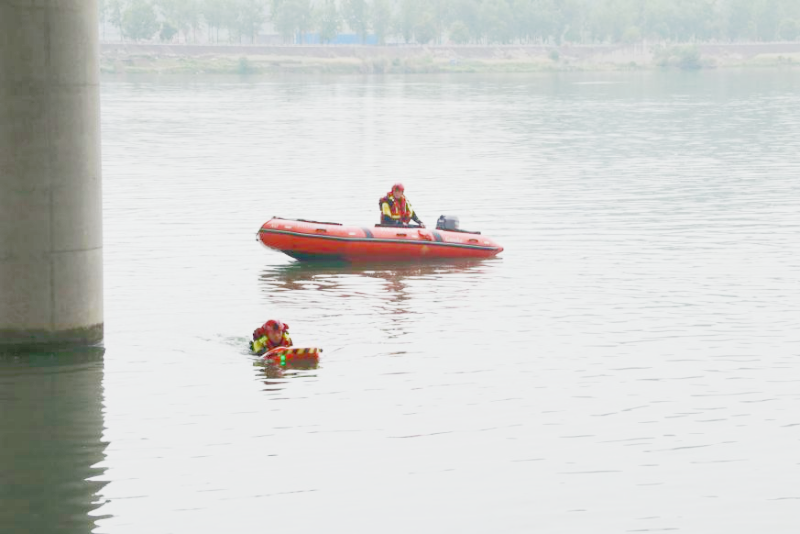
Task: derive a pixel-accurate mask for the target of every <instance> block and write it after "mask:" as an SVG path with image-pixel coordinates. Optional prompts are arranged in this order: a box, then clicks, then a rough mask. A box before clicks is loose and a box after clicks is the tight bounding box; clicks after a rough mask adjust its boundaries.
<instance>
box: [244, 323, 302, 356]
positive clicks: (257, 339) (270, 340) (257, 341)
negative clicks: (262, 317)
mask: <svg viewBox="0 0 800 534" xmlns="http://www.w3.org/2000/svg"><path fill="white" fill-rule="evenodd" d="M291 346H292V338H291V337H289V325H287V324H284V323H282V322H280V321H278V320H277V319H270V320H269V321H267V322H266V323H264V324H263V325H261V326H259V327H258V328H256V329H255V330H253V341H251V342H250V350H252V351H253V352H254V353H256V354H258V355H259V356H261V355H262V354H265V353H267V352H269V351H271V350H272V349H274V348H277V347H291Z"/></svg>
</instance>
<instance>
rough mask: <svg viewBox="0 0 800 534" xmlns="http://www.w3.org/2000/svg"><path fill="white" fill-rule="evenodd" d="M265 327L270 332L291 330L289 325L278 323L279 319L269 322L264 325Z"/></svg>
mask: <svg viewBox="0 0 800 534" xmlns="http://www.w3.org/2000/svg"><path fill="white" fill-rule="evenodd" d="M264 327H265V328H268V329H270V330H277V331H278V332H283V331H285V330H289V325H285V324H283V323H282V322H280V321H278V320H277V319H270V320H269V321H267V322H266V323H264Z"/></svg>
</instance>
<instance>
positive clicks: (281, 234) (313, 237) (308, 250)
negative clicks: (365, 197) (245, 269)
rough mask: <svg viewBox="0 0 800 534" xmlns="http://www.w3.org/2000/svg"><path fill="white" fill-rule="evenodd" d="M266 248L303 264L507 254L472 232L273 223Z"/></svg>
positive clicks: (262, 234)
mask: <svg viewBox="0 0 800 534" xmlns="http://www.w3.org/2000/svg"><path fill="white" fill-rule="evenodd" d="M258 240H259V241H261V243H262V244H263V245H265V246H266V247H269V248H271V249H274V250H278V251H280V252H283V253H284V254H287V255H288V256H291V257H292V258H295V259H297V260H300V261H326V260H327V261H330V260H339V261H346V262H389V261H390V262H397V261H426V260H441V259H459V258H490V257H492V256H496V255H497V254H499V253H500V252H502V251H503V247H501V246H500V245H498V244H497V243H495V242H494V241H493V240H492V239H489V238H488V237H485V236H483V235H480V234H478V233H472V232H456V231H449V230H436V229H427V228H417V227H386V226H376V227H366V226H343V225H341V224H337V223H323V222H315V221H306V220H293V219H281V218H272V219H270V220H269V221H267V222H265V223H264V224H263V225H262V226H261V229H260V230H259V231H258Z"/></svg>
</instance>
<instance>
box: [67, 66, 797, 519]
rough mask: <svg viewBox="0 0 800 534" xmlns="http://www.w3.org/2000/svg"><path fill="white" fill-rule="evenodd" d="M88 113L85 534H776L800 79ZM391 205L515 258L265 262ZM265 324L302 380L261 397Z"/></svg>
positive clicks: (266, 97) (166, 96)
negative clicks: (90, 212)
mask: <svg viewBox="0 0 800 534" xmlns="http://www.w3.org/2000/svg"><path fill="white" fill-rule="evenodd" d="M102 111H103V125H102V126H103V165H104V169H103V171H104V199H105V205H104V210H105V221H104V224H105V226H104V235H105V260H106V267H105V300H106V331H107V335H106V341H105V346H106V352H105V357H104V366H103V378H102V389H103V406H104V410H103V425H104V430H103V435H102V440H103V442H104V444H105V443H107V445H104V446H105V449H104V455H105V456H104V459H103V460H102V461H101V462H100V463H98V464H96V466H95V467H96V468H98V469H102V475H100V476H99V477H96V479H97V480H98V481H100V482H102V483H103V485H102V486H99V489H98V490H97V491H98V496H97V499H98V502H100V503H102V505H101V506H100V508H99V509H98V510H97V511H96V512H93V513H95V514H98V515H102V516H103V517H102V518H100V519H98V521H97V524H98V527H97V532H108V533H114V534H117V533H139V532H190V531H191V532H219V531H220V530H222V529H227V530H230V528H231V527H232V526H233V525H236V527H235V529H236V530H237V531H238V532H261V531H263V529H265V528H269V529H274V530H276V531H281V532H312V531H319V530H321V529H330V527H331V525H335V526H336V528H337V530H338V529H340V528H341V529H348V530H351V531H353V530H355V531H362V532H366V531H382V532H408V531H409V530H411V529H416V530H419V531H425V532H435V531H453V532H455V531H458V532H475V533H478V532H487V531H492V532H522V531H525V532H529V531H532V530H534V529H536V530H540V531H542V532H548V533H553V532H564V533H574V532H595V533H597V532H603V533H605V532H608V533H612V532H635V531H667V530H670V531H678V532H687V533H702V534H709V533H725V534H731V533H742V534H744V533H751V532H755V531H763V532H770V533H784V532H785V533H789V532H796V530H797V527H798V526H799V525H800V507H799V506H798V501H800V486H798V484H797V480H798V479H800V453H798V451H800V392H799V390H798V386H799V385H800V365H798V356H800V328H798V326H800V325H798V318H800V298H798V295H800V292H798V290H799V289H800V239H798V237H800V236H798V233H800V232H799V231H800V212H798V206H799V205H800V186H799V185H798V176H800V157H798V154H800V122H798V120H797V118H798V117H800V73H797V72H792V71H786V72H780V71H747V72H731V71H727V72H723V71H720V72H714V71H706V72H699V73H698V72H692V73H684V72H680V73H679V72H649V73H637V72H633V73H576V74H544V75H515V76H511V75H505V76H488V75H468V76H420V77H413V76H398V77H390V76H387V77H327V78H326V77H288V76H287V77H282V78H241V79H239V78H218V79H209V78H158V77H149V78H138V79H137V78H132V79H125V80H120V79H108V80H104V82H103V85H102ZM397 181H401V182H403V183H404V184H405V187H406V193H407V195H408V198H409V199H410V201H411V202H412V204H413V206H414V208H415V210H416V211H417V212H418V213H419V215H420V217H421V218H422V220H423V221H424V222H425V223H427V224H428V225H429V226H430V225H433V224H434V223H435V220H436V218H437V217H438V216H439V215H441V214H452V215H458V216H459V217H460V219H461V225H462V227H464V228H467V229H472V230H480V231H482V232H483V233H484V234H486V235H488V236H490V237H492V238H493V239H495V240H496V241H498V242H499V243H500V244H501V245H502V246H503V247H505V251H504V252H503V253H501V254H500V256H498V257H497V258H495V259H491V260H486V261H474V262H459V263H455V264H434V265H394V266H391V265H390V266H374V265H373V266H354V267H342V266H331V265H324V266H306V265H300V264H297V263H296V262H294V261H293V260H291V259H289V258H288V257H286V256H284V255H282V254H279V253H277V252H274V251H270V250H267V249H264V248H263V247H262V246H261V245H260V244H258V243H257V242H256V238H255V234H256V231H257V230H258V228H259V227H260V225H261V224H262V223H263V222H264V221H266V220H267V219H269V218H270V217H271V216H282V217H287V218H307V219H316V220H323V221H338V222H342V223H345V224H359V225H369V224H372V223H374V222H377V220H378V199H379V198H380V197H381V196H383V195H384V194H385V193H386V192H387V191H388V188H389V187H390V186H391V184H392V183H394V182H397ZM273 317H274V318H279V319H281V320H283V321H284V322H286V323H288V324H289V325H290V332H291V334H292V337H293V339H294V341H295V344H296V345H298V346H319V347H322V348H323V349H324V352H323V355H322V358H321V360H320V365H319V366H318V367H317V368H314V369H284V370H279V371H276V370H272V371H265V370H264V369H263V368H259V367H254V366H253V358H252V357H250V356H249V355H248V354H247V347H246V343H247V341H248V339H249V336H250V333H251V332H252V330H253V329H254V328H255V327H256V326H257V325H259V324H261V323H263V322H264V321H265V320H267V319H268V318H273ZM87 445H94V443H87ZM57 490H58V488H53V489H52V491H53V492H56V491H57Z"/></svg>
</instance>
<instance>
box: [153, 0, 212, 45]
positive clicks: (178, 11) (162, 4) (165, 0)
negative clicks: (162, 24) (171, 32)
mask: <svg viewBox="0 0 800 534" xmlns="http://www.w3.org/2000/svg"><path fill="white" fill-rule="evenodd" d="M158 9H159V11H160V12H161V16H162V17H163V18H164V20H166V21H168V22H169V23H170V24H171V25H172V26H174V27H175V28H177V29H178V30H179V31H180V32H181V33H182V34H183V41H184V42H185V43H188V42H189V35H190V34H191V35H192V41H196V40H197V30H198V29H199V28H200V20H201V19H200V14H201V8H200V3H199V2H198V0H158Z"/></svg>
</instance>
